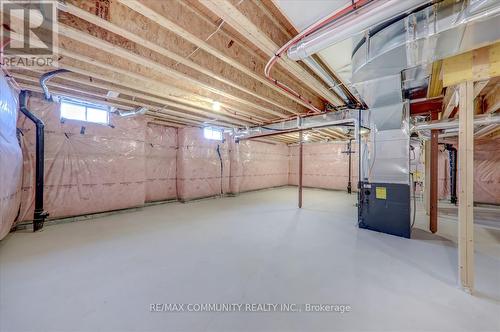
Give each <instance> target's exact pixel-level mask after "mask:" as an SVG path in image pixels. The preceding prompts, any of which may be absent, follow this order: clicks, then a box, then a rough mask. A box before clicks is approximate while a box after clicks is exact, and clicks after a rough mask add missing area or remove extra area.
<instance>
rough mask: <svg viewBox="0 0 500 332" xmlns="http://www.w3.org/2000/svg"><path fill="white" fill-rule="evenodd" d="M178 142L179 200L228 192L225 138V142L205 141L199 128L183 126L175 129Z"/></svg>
mask: <svg viewBox="0 0 500 332" xmlns="http://www.w3.org/2000/svg"><path fill="white" fill-rule="evenodd" d="M178 142H179V148H178V150H177V196H178V198H179V200H181V201H188V200H191V199H195V198H202V197H209V196H214V195H220V194H221V193H228V192H229V171H230V170H229V167H230V166H229V163H230V161H229V143H228V142H227V140H225V142H222V141H216V140H207V139H205V138H204V137H203V130H202V129H200V128H193V127H184V128H180V129H179V130H178ZM218 147H219V149H217V148H218ZM217 150H219V152H220V156H219V153H218V152H217ZM221 160H222V161H221Z"/></svg>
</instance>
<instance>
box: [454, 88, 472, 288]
mask: <svg viewBox="0 0 500 332" xmlns="http://www.w3.org/2000/svg"><path fill="white" fill-rule="evenodd" d="M459 92H460V117H459V132H458V149H459V152H458V177H459V181H458V182H459V184H460V190H459V193H458V262H459V278H460V284H461V286H462V287H463V288H464V290H466V291H467V292H469V293H472V290H473V286H474V214H473V212H474V198H473V182H474V173H473V164H474V124H473V121H474V84H473V82H472V81H468V82H464V83H460V85H459Z"/></svg>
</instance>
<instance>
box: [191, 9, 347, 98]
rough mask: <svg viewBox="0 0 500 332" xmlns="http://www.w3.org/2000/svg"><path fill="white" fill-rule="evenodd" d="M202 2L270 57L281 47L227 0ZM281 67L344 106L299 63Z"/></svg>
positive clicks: (288, 63) (288, 61)
mask: <svg viewBox="0 0 500 332" xmlns="http://www.w3.org/2000/svg"><path fill="white" fill-rule="evenodd" d="M200 2H201V3H202V4H203V5H204V6H205V7H206V8H208V9H209V10H210V11H212V12H213V13H215V14H216V15H217V16H219V17H221V18H222V19H223V20H224V21H225V22H227V23H228V24H229V25H231V26H232V27H233V28H234V29H236V30H237V31H239V32H240V33H241V34H242V35H243V36H245V37H246V38H247V39H248V40H250V41H251V42H252V43H253V44H254V45H255V46H257V47H258V48H259V49H261V50H262V51H263V52H264V53H265V54H267V55H268V56H269V57H270V56H272V55H274V52H276V51H277V50H278V49H279V46H278V45H276V43H275V42H274V41H273V40H272V39H271V38H269V37H268V36H267V35H266V34H265V33H264V32H263V31H262V30H260V29H259V27H257V26H256V25H255V24H254V23H253V22H252V21H251V20H250V19H249V18H248V17H247V16H246V15H244V14H242V13H241V12H240V11H239V10H238V9H237V8H236V7H235V6H233V4H231V3H230V2H229V1H227V0H217V1H214V0H200ZM281 65H282V66H283V68H285V69H286V70H288V71H289V72H290V73H292V75H294V76H295V77H296V78H297V79H299V80H301V81H303V82H305V83H306V84H307V85H308V86H310V87H311V88H312V89H313V90H314V91H315V92H316V93H318V94H319V95H320V96H322V97H323V98H325V99H326V100H328V101H329V102H330V103H332V104H333V105H343V104H344V102H343V100H342V99H341V98H340V97H339V96H337V95H336V94H334V93H333V92H331V91H329V90H328V88H327V87H325V86H324V85H323V84H322V83H320V82H319V81H317V80H316V79H315V78H314V77H313V76H312V75H311V74H309V72H307V71H306V70H305V69H304V68H302V67H301V66H300V65H299V64H298V63H297V62H295V61H292V60H290V59H288V58H287V57H283V58H282V62H281Z"/></svg>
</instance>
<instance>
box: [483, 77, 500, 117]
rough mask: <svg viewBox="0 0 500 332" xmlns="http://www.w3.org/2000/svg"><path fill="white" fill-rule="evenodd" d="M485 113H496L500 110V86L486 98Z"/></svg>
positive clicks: (496, 86)
mask: <svg viewBox="0 0 500 332" xmlns="http://www.w3.org/2000/svg"><path fill="white" fill-rule="evenodd" d="M483 102H484V113H495V112H496V111H498V110H499V109H500V84H497V85H495V87H494V88H493V89H492V90H491V91H490V92H489V93H488V94H487V95H486V96H484V101H483Z"/></svg>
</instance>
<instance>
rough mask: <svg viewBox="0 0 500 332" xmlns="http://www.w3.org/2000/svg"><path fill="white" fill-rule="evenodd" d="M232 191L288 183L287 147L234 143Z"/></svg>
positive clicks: (231, 155)
mask: <svg viewBox="0 0 500 332" xmlns="http://www.w3.org/2000/svg"><path fill="white" fill-rule="evenodd" d="M230 157H231V175H230V184H231V193H234V194H237V193H240V192H244V191H249V190H256V189H262V188H269V187H278V186H285V185H287V184H288V146H287V145H286V144H284V143H275V144H272V143H263V142H256V141H249V140H244V141H241V142H239V143H235V142H232V143H231V151H230Z"/></svg>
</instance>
